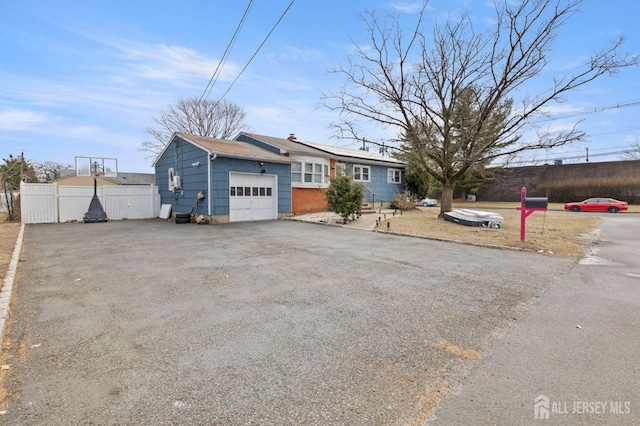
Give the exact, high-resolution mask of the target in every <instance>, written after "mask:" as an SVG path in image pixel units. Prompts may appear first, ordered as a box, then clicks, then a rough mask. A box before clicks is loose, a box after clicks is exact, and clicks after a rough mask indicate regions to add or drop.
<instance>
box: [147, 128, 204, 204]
mask: <svg viewBox="0 0 640 426" xmlns="http://www.w3.org/2000/svg"><path fill="white" fill-rule="evenodd" d="M207 161H208V156H207V152H206V151H204V150H203V149H201V148H199V147H197V146H195V145H193V144H191V143H189V142H185V141H183V140H181V139H179V138H178V139H175V140H174V141H173V142H172V143H171V145H170V146H169V147H168V148H167V149H166V150H165V152H164V153H163V155H162V157H160V159H159V160H158V161H157V162H156V185H157V186H158V190H159V192H160V201H161V203H162V204H171V205H172V210H173V211H174V212H183V213H189V212H190V211H191V209H192V208H193V206H194V205H195V203H196V195H197V194H198V192H199V191H201V190H204V191H205V199H204V200H202V201H201V202H200V203H199V204H198V208H197V209H196V213H200V214H207V204H208V202H207V199H206V197H209V196H210V194H207V191H208V189H207V188H208V185H207ZM196 162H199V163H200V165H199V166H197V167H194V166H193V165H192V164H193V163H196ZM170 167H173V170H174V173H175V174H176V175H178V176H180V179H181V180H182V190H181V191H180V190H179V191H175V192H171V191H169V180H168V179H169V177H168V175H167V172H168V170H169V168H170Z"/></svg>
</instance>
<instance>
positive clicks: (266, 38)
mask: <svg viewBox="0 0 640 426" xmlns="http://www.w3.org/2000/svg"><path fill="white" fill-rule="evenodd" d="M295 1H296V0H291V3H289V6H287V8H286V9H285V11H284V12H282V15H280V18H279V19H278V21H277V22H276V23H275V24H274V25H273V27H272V28H271V31H269V34H267V36H266V37H265V38H264V40H262V43H260V46H258V48H257V49H256V51H255V52H254V53H253V55H252V56H251V58H249V61H248V62H247V63H246V65H245V66H244V67H243V68H242V70H240V73H239V74H238V75H237V76H236V78H235V79H234V80H233V81H232V82H231V84H230V85H229V87H228V88H227V90H226V91H225V92H224V93H223V94H222V96H220V98H219V99H218V101H217V102H220V101H222V99H223V98H224V97H225V96H226V95H227V93H229V91H230V90H231V88H232V87H233V85H234V84H235V83H236V81H238V79H239V78H240V76H241V75H242V73H244V71H245V70H246V69H247V68H248V67H249V64H251V61H253V59H254V58H255V57H256V55H257V54H258V52H260V49H262V46H264V44H265V43H266V42H267V40H268V39H269V37H270V36H271V34H272V33H273V31H274V30H275V29H276V27H277V26H278V24H280V21H282V19H283V18H284V16H285V15H286V14H287V12H288V11H289V9H291V6H293V3H295Z"/></svg>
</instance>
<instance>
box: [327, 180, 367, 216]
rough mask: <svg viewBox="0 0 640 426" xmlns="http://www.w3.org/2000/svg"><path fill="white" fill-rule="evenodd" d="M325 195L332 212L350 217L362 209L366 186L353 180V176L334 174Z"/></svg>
mask: <svg viewBox="0 0 640 426" xmlns="http://www.w3.org/2000/svg"><path fill="white" fill-rule="evenodd" d="M324 196H325V198H326V200H327V204H328V205H329V209H330V210H331V211H332V212H334V213H337V214H339V215H340V216H342V217H343V218H345V219H348V218H349V216H351V215H354V214H356V212H357V211H358V210H359V209H360V206H361V205H362V200H363V198H364V188H363V187H362V185H361V184H359V183H355V182H353V180H352V179H351V176H334V177H333V178H331V183H330V184H329V187H328V188H327V189H326V191H325V193H324Z"/></svg>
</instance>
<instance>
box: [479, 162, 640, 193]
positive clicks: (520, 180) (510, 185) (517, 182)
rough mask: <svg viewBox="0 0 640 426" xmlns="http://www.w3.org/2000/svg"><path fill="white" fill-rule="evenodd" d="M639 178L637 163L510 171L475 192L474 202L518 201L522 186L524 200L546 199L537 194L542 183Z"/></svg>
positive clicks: (499, 173)
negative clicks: (525, 194)
mask: <svg viewBox="0 0 640 426" xmlns="http://www.w3.org/2000/svg"><path fill="white" fill-rule="evenodd" d="M638 176H640V160H633V161H608V162H601V163H581V164H561V165H550V164H547V165H544V166H531V167H512V168H507V169H503V170H501V171H499V172H497V173H496V174H495V176H494V177H495V179H494V180H493V182H491V183H489V185H488V186H487V187H486V188H484V189H482V190H480V191H478V194H477V200H478V201H520V188H522V187H523V186H524V187H526V188H527V196H530V197H545V196H547V194H543V193H538V192H537V186H538V184H539V183H544V182H554V181H562V180H569V179H591V178H616V177H633V178H637V177H638ZM602 196H606V195H602Z"/></svg>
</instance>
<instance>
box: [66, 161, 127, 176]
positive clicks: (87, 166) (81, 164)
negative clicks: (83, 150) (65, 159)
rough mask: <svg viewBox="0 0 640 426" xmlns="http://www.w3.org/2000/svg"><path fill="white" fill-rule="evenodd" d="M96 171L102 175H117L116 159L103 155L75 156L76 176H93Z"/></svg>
mask: <svg viewBox="0 0 640 426" xmlns="http://www.w3.org/2000/svg"><path fill="white" fill-rule="evenodd" d="M96 172H98V173H100V174H102V175H103V176H104V177H117V176H118V160H116V159H115V158H103V157H76V173H77V175H78V176H95V174H96Z"/></svg>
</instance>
